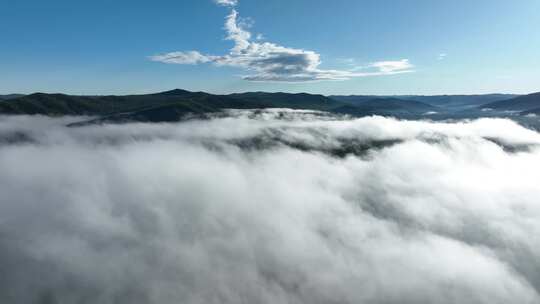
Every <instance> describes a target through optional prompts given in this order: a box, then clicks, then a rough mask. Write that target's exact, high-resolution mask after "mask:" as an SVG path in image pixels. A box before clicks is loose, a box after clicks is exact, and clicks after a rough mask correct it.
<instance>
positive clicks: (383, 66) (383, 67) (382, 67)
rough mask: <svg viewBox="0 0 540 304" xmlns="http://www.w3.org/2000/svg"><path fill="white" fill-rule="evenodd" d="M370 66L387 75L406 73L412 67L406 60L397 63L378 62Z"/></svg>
mask: <svg viewBox="0 0 540 304" xmlns="http://www.w3.org/2000/svg"><path fill="white" fill-rule="evenodd" d="M371 66H372V67H374V68H377V69H378V70H379V71H380V72H381V73H387V74H391V73H396V72H400V71H408V70H411V69H412V68H413V67H414V66H413V65H412V64H411V63H410V62H409V60H408V59H402V60H398V61H380V62H375V63H372V64H371Z"/></svg>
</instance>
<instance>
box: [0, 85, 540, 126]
mask: <svg viewBox="0 0 540 304" xmlns="http://www.w3.org/2000/svg"><path fill="white" fill-rule="evenodd" d="M482 96H488V95H482ZM497 96H498V97H495V95H490V97H482V98H487V99H489V98H503V97H502V96H500V95H497ZM531 96H533V97H534V95H531ZM417 97H418V96H417ZM420 97H421V96H420ZM523 97H525V96H521V97H519V98H521V99H523ZM412 98H413V97H412V96H404V97H402V98H395V97H381V96H342V97H339V96H333V97H332V98H330V97H327V96H323V95H316V94H307V93H300V94H289V93H265V92H250V93H240V94H230V95H214V94H209V93H205V92H190V91H186V90H180V89H176V90H171V91H166V92H160V93H155V94H144V95H126V96H76V95H66V94H45V93H34V94H30V95H24V96H15V97H13V98H9V99H3V100H1V101H0V114H8V115H9V114H27V115H33V114H41V115H49V116H63V115H85V116H94V117H96V118H94V119H93V122H104V121H106V122H123V121H147V122H168V121H178V120H180V119H182V118H185V117H187V116H193V115H195V116H197V115H206V114H208V113H215V112H220V111H222V110H224V109H262V108H291V109H306V110H318V111H327V112H332V113H338V114H348V115H353V116H366V115H385V116H398V117H404V118H417V117H421V116H425V115H427V114H430V115H432V116H430V117H432V118H434V116H433V115H438V116H441V117H442V116H444V115H447V114H448V113H452V111H450V110H448V108H446V107H445V106H436V105H433V104H429V103H427V102H423V101H419V100H416V99H412ZM415 98H416V97H415ZM425 98H427V99H430V100H431V102H432V103H437V102H438V103H439V104H443V105H446V106H447V105H448V103H449V101H448V100H452V98H450V97H448V96H445V97H440V96H439V97H435V96H430V97H425ZM463 98H464V97H459V98H457V99H454V100H460V102H464V101H463V100H465V99H463ZM519 98H515V99H512V100H521V99H519ZM419 99H422V98H419ZM533 99H534V98H533ZM435 100H438V101H437V102H435ZM444 100H446V101H444ZM512 100H509V101H507V102H511V101H512ZM535 105H536V107H535V108H540V104H538V103H536V104H535ZM476 109H480V108H478V107H476ZM478 112H480V111H478ZM453 113H456V112H455V111H454V112H453Z"/></svg>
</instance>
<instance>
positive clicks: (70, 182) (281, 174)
mask: <svg viewBox="0 0 540 304" xmlns="http://www.w3.org/2000/svg"><path fill="white" fill-rule="evenodd" d="M279 118H281V119H279ZM70 120H71V118H67V119H66V118H63V119H57V118H44V117H24V116H22V117H0V168H2V170H0V193H1V194H2V195H0V231H1V234H0V235H1V237H0V269H2V272H1V275H0V283H1V284H0V298H1V299H3V300H4V301H5V302H7V303H13V304H23V303H100V304H101V303H103V304H108V303H147V304H161V303H186V304H192V303H193V304H194V303H225V304H229V303H231V304H232V303H239V302H245V303H263V304H267V303H268V304H270V303H272V304H274V303H314V304H319V303H321V304H322V303H374V304H382V303H387V304H388V303H396V304H397V303H400V304H403V303H405V304H412V303H434V304H451V303H479V304H480V303H490V304H491V303H498V304H503V303H504V304H506V303H520V304H521V303H524V304H529V303H530V304H532V303H539V302H540V296H539V293H538V291H539V290H540V277H539V276H538V273H540V252H539V251H538V248H539V247H540V238H539V237H538V236H539V235H540V206H539V204H538V201H539V198H540V187H539V185H538V180H540V148H539V145H540V134H539V133H537V132H534V131H531V130H527V129H525V128H523V127H521V126H519V125H517V124H515V123H513V122H511V121H507V120H500V119H482V120H475V121H470V122H454V123H433V122H422V121H399V120H395V119H388V118H382V117H366V118H361V119H341V118H337V117H332V116H323V115H322V114H320V113H312V112H306V111H303V112H296V111H282V110H269V111H233V112H232V115H231V116H228V117H221V118H214V119H208V120H202V121H201V120H192V121H188V122H182V123H175V124H141V123H133V124H123V125H99V126H86V127H80V128H69V127H65V125H66V124H67V123H69V122H70ZM504 146H507V149H506V150H512V149H510V148H513V149H514V151H513V152H508V151H505V149H504V148H503V147H504ZM347 152H349V153H350V154H349V155H348V156H344V155H345V154H346V153H347ZM396 273H398V274H399V275H396Z"/></svg>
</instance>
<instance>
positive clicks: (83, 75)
mask: <svg viewBox="0 0 540 304" xmlns="http://www.w3.org/2000/svg"><path fill="white" fill-rule="evenodd" d="M215 1H218V0H215ZM215 1H213V0H176V1H169V0H165V1H161V0H158V1H137V0H132V1H124V0H116V1H105V0H95V1H73V0H70V1H68V0H49V1H42V0H3V1H2V2H1V3H0V33H2V34H1V37H2V40H1V43H0V94H1V93H12V92H21V93H30V92H35V91H41V92H66V93H75V94H125V93H145V92H155V91H161V90H168V89H172V88H184V89H189V90H203V91H208V92H213V93H229V92H241V91H258V90H262V91H287V92H301V91H305V92H310V93H322V94H458V93H466V94H471V93H488V92H509V93H529V92H534V91H540V34H539V29H540V1H538V0H516V1H502V0H475V1H470V0H467V1H465V0H454V1H442V0H441V1H433V0H377V1H375V0H370V1H364V0H332V1H329V0H325V1H323V0H309V1H308V0H272V1H262V0H239V1H238V3H237V4H236V5H230V4H231V3H229V5H228V4H223V3H222V5H219V4H217V3H216V2H215ZM220 1H222V2H227V0H220ZM228 1H229V2H230V1H232V0H228ZM232 12H235V13H234V14H235V16H234V18H232V17H231V16H232V14H233V13H232ZM227 20H228V21H229V23H228V24H229V25H228V26H226V24H225V22H226V21H227ZM246 33H248V34H246ZM249 34H250V35H251V36H250V38H246V35H249ZM235 35H236V36H235ZM261 38H262V39H261ZM171 62H174V63H171ZM186 63H187V64H186Z"/></svg>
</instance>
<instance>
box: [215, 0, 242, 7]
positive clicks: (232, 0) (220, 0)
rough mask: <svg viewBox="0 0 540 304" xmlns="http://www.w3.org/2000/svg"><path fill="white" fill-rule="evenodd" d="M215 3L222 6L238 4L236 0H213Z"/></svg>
mask: <svg viewBox="0 0 540 304" xmlns="http://www.w3.org/2000/svg"><path fill="white" fill-rule="evenodd" d="M214 1H215V2H216V3H217V4H219V5H223V6H236V5H238V0H214Z"/></svg>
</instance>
